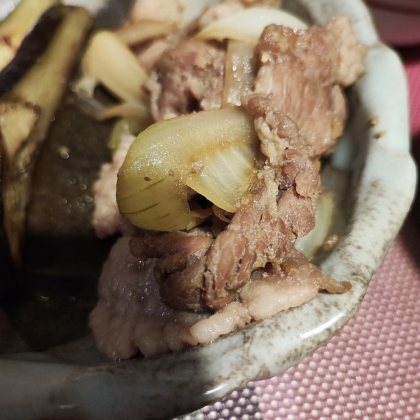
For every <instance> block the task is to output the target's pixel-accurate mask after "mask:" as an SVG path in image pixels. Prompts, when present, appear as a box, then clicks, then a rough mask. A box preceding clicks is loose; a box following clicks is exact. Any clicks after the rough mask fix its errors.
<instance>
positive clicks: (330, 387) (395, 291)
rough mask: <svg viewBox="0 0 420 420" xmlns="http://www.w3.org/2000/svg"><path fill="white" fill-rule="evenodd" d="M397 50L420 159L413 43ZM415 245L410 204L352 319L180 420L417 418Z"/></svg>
mask: <svg viewBox="0 0 420 420" xmlns="http://www.w3.org/2000/svg"><path fill="white" fill-rule="evenodd" d="M398 52H399V53H400V55H401V57H402V59H403V61H404V66H405V69H406V73H407V79H408V84H409V92H410V114H411V115H410V124H411V125H410V127H411V134H412V140H413V141H412V152H413V155H414V156H415V158H416V160H417V161H418V162H420V46H416V47H411V48H405V49H400V50H399V51H398ZM419 244H420V199H417V200H416V201H415V203H414V205H413V208H412V211H411V213H410V214H409V216H408V217H407V219H406V222H405V224H404V226H403V227H402V229H401V231H400V233H399V235H398V237H397V238H396V240H395V242H394V244H393V245H392V247H391V248H390V250H389V252H388V254H387V255H386V257H385V259H384V260H383V262H382V265H381V266H380V268H379V270H378V271H377V273H376V274H375V276H374V277H373V279H372V281H371V283H370V285H369V288H368V291H367V294H366V296H365V298H364V300H363V302H362V303H361V305H360V307H359V309H358V311H357V312H356V314H355V316H354V317H353V318H352V319H351V320H350V321H349V322H348V324H347V325H346V326H345V327H344V328H343V329H342V330H341V331H340V332H339V333H338V334H337V335H336V336H335V337H334V338H333V339H332V340H331V341H329V342H328V343H327V344H326V345H324V346H323V347H321V348H319V349H318V350H317V351H315V352H314V353H313V354H312V355H311V356H309V357H307V358H306V359H304V360H303V361H302V362H301V363H299V364H297V365H296V366H294V367H292V368H291V369H289V370H287V371H286V372H284V373H282V374H280V375H278V376H276V377H274V378H271V379H267V380H263V381H255V382H250V383H249V384H247V386H246V387H244V388H242V389H240V390H238V391H235V392H233V393H232V394H230V395H228V396H227V397H226V398H224V399H223V400H221V401H218V402H216V403H215V404H213V405H209V406H207V407H204V408H203V409H201V410H199V411H197V412H195V413H192V414H190V415H188V416H184V417H180V418H179V419H181V418H182V419H183V420H207V419H231V420H233V419H238V420H239V419H242V420H246V419H278V420H283V419H284V420H320V419H325V420H341V419H350V420H353V419H378V420H382V419H391V420H399V419H404V420H412V419H420V368H419V365H420V340H419V339H418V337H420V297H419V296H420V245H419Z"/></svg>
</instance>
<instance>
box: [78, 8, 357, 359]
mask: <svg viewBox="0 0 420 420" xmlns="http://www.w3.org/2000/svg"><path fill="white" fill-rule="evenodd" d="M267 3H268V4H267ZM171 4H172V3H171ZM261 5H263V6H265V7H266V8H261V7H259V8H257V7H256V6H261ZM273 5H274V6H276V7H278V4H277V2H274V3H273V2H242V1H231V0H228V1H225V2H222V3H220V4H218V5H216V6H212V7H209V8H208V9H207V10H205V12H204V13H203V14H202V15H201V16H200V17H199V18H198V19H196V20H195V21H194V22H193V23H191V24H190V25H188V26H187V27H185V28H182V29H181V30H179V29H176V30H174V28H176V25H175V26H174V21H176V19H177V13H178V11H179V4H178V3H177V2H176V1H174V2H173V4H172V5H171V7H170V8H169V7H168V9H167V10H166V11H165V13H163V14H162V15H161V16H160V18H161V19H160V20H159V14H156V13H155V12H153V13H152V14H150V10H149V7H152V9H153V7H154V6H151V3H150V2H147V1H143V0H142V1H138V2H136V3H135V5H134V8H133V11H132V15H131V21H130V22H129V23H127V24H126V25H125V26H123V27H122V28H120V29H119V30H117V31H116V32H115V33H108V32H107V33H104V32H102V33H98V34H96V35H94V36H93V38H92V40H91V43H90V46H88V49H87V52H86V54H85V57H84V60H83V62H82V68H83V70H84V75H83V77H82V78H81V79H80V80H79V82H78V84H77V88H78V89H79V90H80V91H82V92H85V93H88V94H92V92H93V86H94V85H95V83H97V82H98V81H99V82H102V83H103V84H104V85H105V86H107V87H108V88H109V89H111V90H113V93H114V94H116V95H117V96H119V97H120V98H121V99H122V101H123V103H122V104H120V105H118V106H116V107H114V108H111V109H107V110H105V111H103V112H102V114H101V118H106V117H108V116H110V115H112V116H115V115H117V114H118V113H121V114H123V115H124V114H125V115H127V114H131V113H138V115H139V119H141V121H142V122H143V123H144V121H148V120H150V118H151V119H152V120H154V121H157V122H156V123H155V124H153V125H151V126H150V127H148V128H147V129H145V130H144V131H142V132H141V133H140V134H139V135H138V137H137V138H136V139H135V135H133V133H130V129H129V125H130V118H131V117H130V118H128V119H127V118H126V120H125V121H120V122H119V124H120V128H121V124H125V130H122V131H121V130H120V135H119V139H117V140H116V142H115V144H116V147H115V150H114V152H113V153H114V157H113V163H112V164H106V165H105V166H104V167H103V169H102V175H101V177H100V179H99V180H98V181H97V183H96V185H95V191H96V196H95V203H96V210H95V215H94V223H95V229H96V231H97V233H98V235H99V236H101V237H104V236H106V235H108V234H112V233H116V232H118V231H119V232H120V233H122V234H123V237H122V238H121V239H119V240H118V241H117V243H116V244H115V246H114V247H113V249H112V251H111V254H110V257H109V258H108V260H107V261H106V263H105V265H104V268H103V271H102V274H101V277H100V280H99V301H98V304H97V306H96V307H95V309H94V310H93V311H92V313H91V316H90V326H91V328H92V330H93V333H94V335H95V339H96V343H97V345H98V348H99V349H100V350H101V351H103V352H104V353H106V354H107V355H108V356H109V357H110V358H113V359H126V358H130V357H132V356H134V355H136V354H137V353H138V352H140V353H141V354H143V355H144V356H146V357H150V356H153V355H155V354H159V353H162V352H165V351H167V350H179V349H181V348H184V347H186V346H188V345H197V344H198V343H208V342H211V341H213V340H215V339H217V338H218V337H219V336H221V335H224V334H227V333H229V332H231V331H233V330H234V329H236V328H241V327H243V326H244V325H246V324H247V323H249V322H251V321H252V320H262V319H265V318H268V317H271V316H273V315H275V314H276V313H278V312H279V311H282V310H286V309H289V308H291V307H295V306H299V305H302V304H304V303H305V302H307V301H308V300H310V299H311V298H313V297H314V296H315V295H316V294H317V293H318V292H319V291H321V290H326V291H329V292H331V293H343V292H345V291H347V290H349V289H350V287H351V284H350V283H349V282H345V281H343V282H337V281H336V280H334V279H332V278H331V277H328V276H325V275H323V274H322V272H321V271H320V270H319V269H318V268H317V267H316V266H315V265H314V264H312V263H311V262H310V261H309V260H308V258H307V257H305V256H304V255H303V254H302V253H300V252H299V251H298V250H297V249H296V247H295V242H296V240H297V238H302V237H305V236H306V235H307V234H308V233H309V232H310V231H311V230H312V229H313V228H314V226H315V215H316V208H317V203H318V199H319V197H320V194H321V192H322V189H323V188H322V185H321V181H320V174H319V169H320V167H321V159H322V158H323V157H324V156H325V155H327V154H328V153H330V152H331V151H332V149H333V148H334V145H335V142H336V140H337V138H338V137H339V136H340V135H341V134H342V132H343V127H344V122H345V119H346V100H345V96H344V93H343V89H344V88H346V87H348V86H349V85H351V84H352V83H353V82H354V81H355V80H356V79H357V78H358V77H359V76H360V75H361V74H362V73H363V71H364V65H363V58H364V56H365V48H364V47H363V46H362V45H361V43H360V42H359V41H358V40H357V38H356V37H355V35H354V32H353V30H352V27H351V24H350V22H349V20H348V19H347V18H346V17H345V16H339V17H336V18H333V19H332V20H331V21H330V22H329V23H328V24H327V25H326V26H325V27H317V26H311V27H309V28H306V27H307V25H306V24H305V23H304V22H303V21H301V20H299V19H297V18H295V17H294V16H293V15H290V14H288V13H285V12H282V11H279V10H277V9H270V8H271V7H273ZM153 10H154V9H153ZM160 10H161V9H160ZM169 10H172V11H173V13H169V16H168V11H169ZM151 16H153V19H155V20H154V22H153V23H151V21H150V19H151ZM255 16H258V19H259V20H260V29H259V31H257V32H255V26H254V25H252V26H251V25H250V24H249V22H250V19H251V21H252V20H253V19H254V20H255ZM146 21H147V24H149V25H150V28H153V30H154V31H156V32H158V33H159V38H158V39H153V37H152V39H151V37H150V36H145V35H144V33H141V34H140V35H138V34H137V37H138V38H137V39H138V40H139V41H133V40H131V41H130V43H132V44H133V45H134V47H133V48H134V50H135V51H136V53H137V54H138V58H139V61H140V63H141V64H140V65H139V64H138V63H137V64H133V67H134V68H136V69H137V70H136V71H137V73H136V74H137V75H138V76H137V77H136V78H135V80H136V81H135V85H134V86H137V85H139V84H140V85H141V86H142V87H143V90H142V91H139V90H138V89H133V90H132V91H130V89H129V88H127V86H117V84H116V83H114V81H112V80H111V81H110V79H109V78H108V79H107V78H106V76H105V75H104V74H105V71H103V70H102V69H101V66H100V65H98V63H97V64H96V67H95V66H94V65H93V64H92V62H93V57H100V55H101V51H100V50H101V48H104V47H103V46H102V47H101V45H107V44H105V42H104V40H105V39H106V38H108V45H113V46H115V48H116V50H118V51H120V55H119V56H120V57H121V59H122V60H123V59H124V58H123V57H126V58H125V60H126V61H129V60H131V62H133V63H134V61H133V60H132V56H131V55H130V54H129V53H128V50H127V47H126V45H123V44H124V43H123V42H122V41H121V39H120V38H118V36H121V34H123V35H124V37H127V39H129V38H130V36H131V35H130V36H128V35H127V34H133V33H134V32H135V30H138V31H139V33H140V32H141V30H140V29H139V28H142V26H141V23H143V24H144V23H145V22H146ZM273 22H276V23H277V24H276V23H273ZM257 26H258V25H257ZM290 26H292V27H290ZM144 28H145V26H143V30H145V29H144ZM248 28H252V30H249V29H248ZM152 32H153V31H152ZM168 32H169V35H168ZM133 37H134V36H133ZM145 38H146V39H147V43H146V42H145ZM131 39H134V38H131ZM102 42H104V44H102ZM145 44H146V45H145ZM154 51H159V54H153V52H154ZM138 68H140V69H141V70H138ZM133 73H134V71H133ZM127 77H128V76H127ZM124 82H125V81H123V82H121V83H120V85H122V84H124ZM144 91H145V92H147V93H148V94H149V97H150V114H151V115H149V107H148V106H147V101H148V100H149V98H148V97H147V96H146V94H145V93H144ZM137 122H138V121H137ZM142 128H143V127H142ZM121 164H122V166H121ZM120 166H121V167H120ZM117 173H118V176H117ZM117 178H118V182H117ZM115 195H116V199H115ZM120 213H121V215H122V216H123V218H122V217H121V215H120ZM324 239H326V238H324V237H323V238H322V241H323V240H324Z"/></svg>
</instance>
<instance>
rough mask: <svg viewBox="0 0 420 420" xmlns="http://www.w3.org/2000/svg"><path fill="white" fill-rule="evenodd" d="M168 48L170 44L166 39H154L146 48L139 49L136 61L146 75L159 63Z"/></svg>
mask: <svg viewBox="0 0 420 420" xmlns="http://www.w3.org/2000/svg"><path fill="white" fill-rule="evenodd" d="M170 47H171V43H170V41H169V40H168V39H167V38H164V39H156V40H154V41H152V42H151V43H150V45H148V46H147V47H146V48H143V49H141V51H140V52H139V53H138V54H137V59H138V60H139V63H140V64H141V66H142V67H143V68H144V69H145V70H146V71H147V72H148V73H150V71H151V70H152V69H153V68H154V67H155V65H156V64H157V62H158V61H159V59H160V57H161V56H162V54H163V53H164V52H165V51H166V50H167V49H169V48H170ZM149 83H150V82H149ZM149 89H150V88H149Z"/></svg>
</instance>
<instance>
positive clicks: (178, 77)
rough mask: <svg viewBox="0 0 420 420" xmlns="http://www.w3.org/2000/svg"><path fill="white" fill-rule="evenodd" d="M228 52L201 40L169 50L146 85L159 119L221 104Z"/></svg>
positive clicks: (217, 106) (153, 109)
mask: <svg viewBox="0 0 420 420" xmlns="http://www.w3.org/2000/svg"><path fill="white" fill-rule="evenodd" d="M225 56H226V53H225V51H224V50H223V49H222V48H219V47H216V46H213V45H210V44H208V43H206V42H203V41H198V40H188V41H184V42H181V43H179V44H178V45H177V46H175V47H174V48H173V49H171V50H168V51H166V53H164V54H163V55H162V58H161V59H160V60H159V61H158V63H157V64H156V67H155V69H154V70H153V71H152V74H151V78H150V79H149V81H148V82H147V84H146V85H145V88H146V89H147V90H148V91H149V93H150V98H151V111H152V115H153V117H154V118H155V120H156V121H159V120H164V119H167V118H172V117H176V116H179V115H183V114H188V113H190V112H193V111H197V110H199V109H204V110H206V109H217V108H220V106H221V104H222V93H223V76H224V69H225V67H224V66H225Z"/></svg>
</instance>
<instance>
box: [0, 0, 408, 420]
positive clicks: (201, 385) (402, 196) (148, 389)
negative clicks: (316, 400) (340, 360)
mask: <svg viewBox="0 0 420 420" xmlns="http://www.w3.org/2000/svg"><path fill="white" fill-rule="evenodd" d="M196 1H198V0H196ZM296 3H297V4H298V5H299V7H303V8H304V9H306V11H307V15H308V16H309V17H310V18H311V19H312V20H313V21H314V22H316V23H319V24H325V23H326V22H327V21H328V20H329V19H330V18H331V17H332V16H334V15H337V14H341V13H345V14H347V15H348V16H349V17H350V18H351V20H352V22H353V25H354V28H355V30H356V32H357V34H358V36H359V38H360V40H361V41H362V42H363V43H364V44H365V45H367V46H368V48H369V52H368V56H367V59H366V64H367V68H368V71H367V73H366V74H365V75H364V76H363V77H362V78H361V79H360V80H359V81H358V82H357V83H356V85H355V86H354V88H353V89H352V92H351V104H352V118H351V120H350V123H349V129H348V132H347V134H346V136H347V139H350V140H351V143H348V144H347V146H345V143H343V144H344V146H340V148H341V150H339V153H337V155H336V157H335V158H334V162H335V164H336V165H338V166H347V168H348V169H351V170H352V173H353V178H352V179H353V187H352V188H351V190H352V191H353V192H354V194H353V195H352V197H353V198H352V202H353V207H352V212H351V216H350V221H349V223H348V225H347V228H346V232H347V233H346V234H345V235H344V237H343V238H342V239H341V241H340V243H339V245H338V246H337V247H336V248H335V250H334V251H333V252H332V253H331V255H330V256H329V257H328V258H327V259H326V260H325V261H324V262H323V263H322V269H323V270H324V272H326V273H327V274H329V275H332V276H333V277H335V278H337V279H350V280H351V282H352V284H353V288H352V290H351V291H350V292H349V293H346V294H344V295H328V294H320V295H318V296H317V297H316V298H315V299H313V300H312V301H310V302H309V303H307V304H305V305H304V306H302V307H299V308H296V309H293V310H290V311H287V312H285V313H280V314H279V315H277V316H275V317H273V318H271V319H268V320H266V321H263V322H259V323H254V324H252V325H250V326H248V327H247V328H244V329H243V330H241V331H239V332H237V333H234V334H231V335H228V336H226V337H224V338H222V339H219V340H217V341H216V342H214V343H212V344H211V345H208V346H205V347H201V348H193V349H190V350H188V351H185V352H181V353H172V354H167V355H164V356H162V357H159V358H156V359H152V360H133V361H127V362H121V363H106V364H100V365H95V366H80V365H74V364H65V363H62V362H57V361H54V360H52V359H51V358H48V357H45V358H44V356H42V355H35V354H31V355H21V356H20V359H19V360H16V359H14V358H11V357H9V358H7V357H6V358H3V359H2V360H0V389H1V392H0V413H1V418H2V419H3V420H8V419H10V420H19V419H41V418H42V419H55V420H58V419H78V420H84V419H89V420H117V419H125V420H129V419H133V420H134V419H135V420H140V419H158V418H159V419H162V418H169V417H171V416H175V415H178V414H181V413H187V412H190V411H192V410H195V409H197V408H199V407H202V406H204V405H206V404H208V403H210V402H212V401H214V400H216V399H220V398H222V397H223V396H225V395H226V394H227V393H229V392H230V391H232V390H233V389H235V388H237V387H240V386H242V385H244V384H245V383H246V382H248V381H249V380H254V379H259V378H267V377H270V376H274V375H276V374H278V373H280V372H282V371H284V370H285V369H287V368H289V367H290V366H292V365H293V364H295V363H297V362H298V361H300V360H301V359H302V358H304V357H305V356H307V355H308V354H310V353H311V352H313V351H314V350H315V349H317V348H318V347H319V346H320V345H322V344H323V343H325V342H326V341H327V340H329V339H330V338H331V337H332V336H333V335H334V334H335V333H336V332H337V331H338V330H339V329H340V328H341V327H342V326H343V325H344V324H345V323H346V322H347V321H348V320H349V319H350V318H351V316H352V315H353V314H354V312H355V310H356V308H357V306H358V305H359V303H360V301H361V299H362V298H363V296H364V294H365V292H366V288H367V286H368V283H369V281H370V279H371V277H372V275H373V273H374V272H375V270H376V269H377V267H378V266H379V264H380V262H381V260H382V258H383V257H384V255H385V253H386V251H387V249H388V248H389V246H390V245H391V243H392V241H393V239H394V238H395V236H396V235H397V233H398V231H399V228H400V226H401V224H402V223H403V221H404V218H405V216H406V214H407V212H408V210H409V208H410V205H411V202H412V199H413V195H414V190H415V182H416V170H415V165H414V162H413V160H412V158H411V156H410V154H409V128H408V101H407V89H406V83H405V78H404V72H403V68H402V65H401V63H400V61H399V59H398V57H397V56H396V54H395V53H394V52H393V51H391V50H390V49H388V48H387V47H385V46H384V45H382V44H381V43H379V41H378V38H377V35H376V32H375V30H374V28H373V26H372V22H371V18H370V16H369V13H368V11H367V9H366V7H365V6H364V5H363V3H362V1H360V0H296ZM373 118H375V120H376V121H377V125H372V124H369V121H371V120H372V119H373ZM349 144H350V145H353V146H355V155H354V157H353V158H352V159H349V158H348V152H346V147H347V148H348V146H349ZM343 152H344V154H343ZM346 153H347V155H346ZM346 156H347V158H346ZM343 157H344V159H343Z"/></svg>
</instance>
